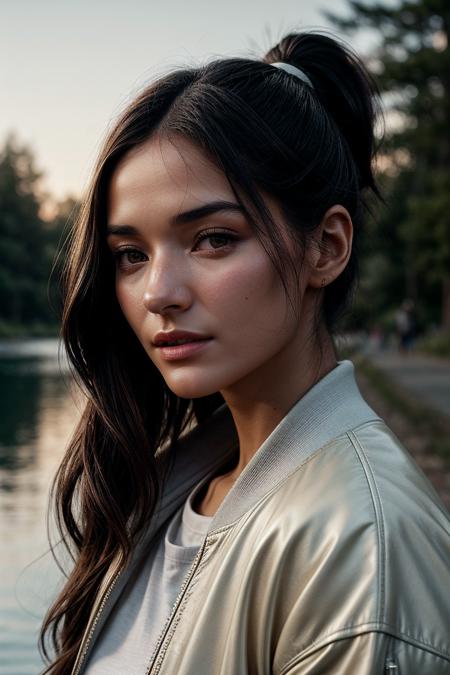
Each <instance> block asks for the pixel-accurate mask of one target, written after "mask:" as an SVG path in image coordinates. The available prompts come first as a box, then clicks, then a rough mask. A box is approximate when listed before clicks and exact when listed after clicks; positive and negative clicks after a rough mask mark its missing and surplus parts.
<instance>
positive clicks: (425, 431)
mask: <svg viewBox="0 0 450 675" xmlns="http://www.w3.org/2000/svg"><path fill="white" fill-rule="evenodd" d="M353 361H354V364H355V367H356V368H357V369H358V370H359V371H360V372H361V373H362V374H363V375H364V376H365V377H366V379H367V381H368V382H369V385H370V386H371V387H372V388H373V390H374V391H375V392H376V393H378V394H379V395H380V396H381V398H383V400H384V401H385V402H386V403H388V404H389V405H390V406H391V407H392V409H393V410H395V411H396V412H398V413H400V414H401V415H402V416H403V417H405V419H406V420H407V422H408V425H409V426H410V428H411V430H412V431H413V432H414V433H417V434H420V435H423V436H425V437H426V438H427V440H428V441H429V447H430V452H432V453H435V454H437V455H440V456H441V457H445V458H446V459H447V460H448V462H449V465H450V422H449V421H448V420H447V419H446V418H445V416H444V415H441V414H440V413H439V412H437V411H436V410H434V409H431V408H430V407H428V406H425V405H423V404H421V403H418V402H417V400H416V399H415V398H413V397H412V396H411V394H409V392H407V391H405V390H404V389H403V388H402V387H400V386H399V385H398V384H396V383H395V382H394V381H393V380H392V379H391V378H390V377H389V376H388V375H386V373H384V372H383V371H382V370H381V369H380V368H377V367H376V366H374V365H373V363H372V362H371V361H370V360H369V359H367V358H365V357H363V356H356V357H355V356H354V357H353Z"/></svg>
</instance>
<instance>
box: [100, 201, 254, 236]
mask: <svg viewBox="0 0 450 675" xmlns="http://www.w3.org/2000/svg"><path fill="white" fill-rule="evenodd" d="M220 211H228V212H233V213H244V209H243V208H242V207H241V206H239V204H236V203H235V202H227V201H224V200H219V201H215V202H208V203H207V204H202V206H197V207H196V208H195V209H190V210H189V211H183V213H178V214H177V215H176V216H174V217H173V218H172V219H171V223H172V225H186V224H188V223H192V222H194V221H195V220H200V219H201V218H206V217H207V216H210V215H212V214H213V213H219V212H220ZM114 234H115V235H122V236H126V235H130V236H133V235H138V234H139V231H138V230H137V229H136V228H135V227H133V226H132V225H108V226H107V228H106V235H107V236H111V235H114Z"/></svg>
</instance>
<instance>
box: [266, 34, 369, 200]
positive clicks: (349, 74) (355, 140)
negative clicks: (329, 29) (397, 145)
mask: <svg viewBox="0 0 450 675" xmlns="http://www.w3.org/2000/svg"><path fill="white" fill-rule="evenodd" d="M264 61H265V62H266V63H272V62H276V61H281V62H284V63H289V64H291V65H293V66H296V67H298V68H301V69H302V70H303V71H304V72H305V74H307V76H308V77H309V78H310V80H311V81H312V83H313V85H314V93H315V95H316V96H317V97H318V99H319V100H320V102H321V103H322V105H323V107H324V110H326V112H327V113H328V114H329V115H330V116H331V117H332V118H333V120H334V121H335V123H336V125H337V127H338V128H339V130H340V132H341V133H342V134H343V136H344V138H345V141H346V143H347V145H348V148H349V150H350V152H351V155H352V158H353V160H354V161H355V164H356V167H357V170H358V175H359V189H361V190H362V189H365V188H369V189H370V190H372V191H373V192H374V193H375V194H376V195H377V196H380V193H379V190H378V187H377V185H376V182H375V178H374V174H373V158H374V156H375V152H376V144H375V139H374V127H375V122H376V120H377V118H379V117H380V116H381V105H380V96H379V91H378V87H377V85H376V82H375V80H374V79H373V78H372V76H371V75H370V73H369V72H368V71H367V69H366V68H365V67H364V65H363V63H362V61H361V60H360V58H359V57H358V56H357V55H356V54H355V53H354V52H353V51H352V50H351V49H350V47H348V46H347V45H344V44H343V43H340V42H338V41H337V40H336V39H335V38H331V37H328V36H327V35H323V34H319V33H291V34H289V35H287V36H285V37H284V38H283V39H282V40H281V42H279V44H278V45H276V46H275V47H273V48H272V49H270V51H269V52H268V53H267V54H266V56H265V57H264Z"/></svg>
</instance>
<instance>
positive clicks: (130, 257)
mask: <svg viewBox="0 0 450 675" xmlns="http://www.w3.org/2000/svg"><path fill="white" fill-rule="evenodd" d="M113 255H114V258H115V260H116V263H117V265H118V266H119V267H121V268H126V267H131V266H132V265H136V264H138V263H141V262H144V261H145V260H146V259H147V258H146V256H145V254H144V253H142V252H141V251H138V250H137V249H135V248H122V249H120V248H119V249H117V250H116V251H114V253H113Z"/></svg>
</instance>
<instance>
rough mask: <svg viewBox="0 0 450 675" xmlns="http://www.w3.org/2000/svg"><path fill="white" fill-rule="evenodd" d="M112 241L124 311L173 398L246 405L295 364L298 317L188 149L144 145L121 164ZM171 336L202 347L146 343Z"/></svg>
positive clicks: (196, 153)
mask: <svg viewBox="0 0 450 675" xmlns="http://www.w3.org/2000/svg"><path fill="white" fill-rule="evenodd" d="M266 201H267V204H268V206H269V208H270V209H271V212H272V214H273V215H274V217H275V218H276V219H278V221H279V222H281V221H280V219H279V214H278V212H277V209H276V206H275V205H274V204H273V203H272V202H271V201H270V200H266ZM108 232H109V234H108V245H109V247H110V250H111V252H112V253H113V255H114V256H115V258H116V293H117V298H118V301H119V304H120V307H121V309H122V311H123V314H124V315H125V317H126V319H127V321H128V323H129V324H130V326H131V328H132V329H133V331H134V332H135V334H136V335H137V337H138V339H139V340H140V342H141V344H142V345H143V347H144V349H145V351H146V352H147V354H148V356H149V358H150V359H151V360H152V361H153V363H154V364H155V366H156V367H157V368H158V369H159V371H160V372H161V374H162V376H163V377H164V380H165V381H166V383H167V385H168V387H169V388H170V389H171V390H172V391H173V392H174V393H175V394H177V395H178V396H181V397H183V398H196V397H200V396H206V395H208V394H212V393H214V392H217V391H221V392H222V393H223V394H224V396H225V397H226V395H227V393H229V394H231V393H233V392H234V393H236V394H239V393H244V394H248V395H249V396H252V395H255V393H256V392H257V391H259V390H260V388H261V387H265V386H266V385H267V383H268V382H270V381H272V380H273V377H274V376H276V377H277V378H279V377H281V376H282V372H280V369H281V371H282V368H283V367H284V368H286V367H289V364H291V367H292V356H293V355H294V358H295V355H296V359H297V360H298V357H299V352H298V349H299V345H300V344H302V340H303V338H304V333H305V328H304V321H303V323H302V312H301V311H300V312H299V313H298V315H297V317H294V316H293V315H292V313H291V311H290V309H288V304H287V300H286V296H285V291H284V288H283V285H282V283H281V280H280V278H279V276H278V274H277V272H276V271H275V269H274V267H273V265H272V263H271V261H270V259H269V257H268V255H267V253H266V252H265V251H264V249H263V247H262V245H261V244H260V242H259V240H258V239H257V237H256V236H255V235H254V234H253V232H252V230H251V228H250V225H249V223H248V222H247V220H246V218H245V216H244V214H243V212H242V210H241V208H240V207H239V205H238V203H237V202H236V199H235V196H234V194H233V191H232V189H231V187H230V185H229V183H228V181H227V179H226V178H225V176H224V174H223V173H222V172H221V171H220V170H219V169H218V168H217V167H216V166H215V165H214V164H213V163H212V162H211V161H210V160H209V159H208V157H207V156H206V155H204V154H203V153H202V152H201V151H200V150H199V149H197V147H196V146H194V145H193V144H192V143H190V142H189V141H187V140H186V139H183V138H181V139H177V142H176V146H175V145H174V144H172V143H171V142H170V141H168V140H165V139H161V138H159V137H152V138H151V139H149V140H148V141H147V142H145V143H144V144H143V145H141V146H139V147H138V148H136V149H134V150H132V151H131V152H130V153H129V154H128V155H126V156H125V157H124V158H123V159H122V161H121V162H120V164H119V165H118V167H117V169H116V170H115V172H114V174H113V177H112V180H111V184H110V189H109V199H108ZM303 290H304V289H300V291H301V292H300V294H299V298H300V299H301V297H302V295H303ZM174 330H183V331H190V332H194V333H198V334H200V336H203V337H206V338H208V340H205V341H202V342H197V343H196V349H191V347H184V348H178V349H177V348H176V347H172V348H170V347H169V348H168V349H163V348H161V347H159V346H157V345H155V344H154V341H155V336H156V334H157V333H158V332H160V331H164V332H169V331H174ZM290 352H292V354H291V353H290Z"/></svg>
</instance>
